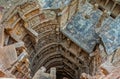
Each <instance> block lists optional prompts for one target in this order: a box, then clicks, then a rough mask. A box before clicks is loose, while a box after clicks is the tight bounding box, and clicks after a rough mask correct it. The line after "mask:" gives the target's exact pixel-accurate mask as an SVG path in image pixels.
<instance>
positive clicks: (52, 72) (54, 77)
mask: <svg viewBox="0 0 120 79" xmlns="http://www.w3.org/2000/svg"><path fill="white" fill-rule="evenodd" d="M50 74H51V75H52V79H56V68H55V67H52V68H50Z"/></svg>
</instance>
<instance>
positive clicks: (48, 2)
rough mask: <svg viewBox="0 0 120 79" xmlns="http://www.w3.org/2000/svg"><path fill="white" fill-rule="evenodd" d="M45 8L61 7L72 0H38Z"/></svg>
mask: <svg viewBox="0 0 120 79" xmlns="http://www.w3.org/2000/svg"><path fill="white" fill-rule="evenodd" d="M38 1H39V4H40V5H41V7H42V8H43V9H59V8H61V7H65V6H66V5H68V4H69V3H70V2H71V0H38Z"/></svg>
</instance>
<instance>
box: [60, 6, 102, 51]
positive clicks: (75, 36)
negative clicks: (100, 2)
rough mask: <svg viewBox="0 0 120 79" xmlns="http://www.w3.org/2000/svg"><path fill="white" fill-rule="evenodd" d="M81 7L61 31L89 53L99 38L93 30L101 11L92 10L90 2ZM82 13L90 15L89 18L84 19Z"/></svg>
mask: <svg viewBox="0 0 120 79" xmlns="http://www.w3.org/2000/svg"><path fill="white" fill-rule="evenodd" d="M87 5H88V6H87ZM83 7H84V8H83V9H82V8H81V9H82V10H80V11H79V12H78V13H77V14H76V15H75V16H74V17H72V20H71V21H70V22H69V23H68V25H67V26H66V27H65V28H64V29H61V31H62V32H63V33H64V34H65V35H66V36H68V37H69V38H70V39H71V40H72V41H73V42H75V43H76V44H77V45H79V46H80V47H81V48H83V49H84V50H85V51H86V52H88V53H91V52H92V51H93V49H94V47H95V45H96V43H97V42H98V39H99V38H98V35H97V34H96V32H95V24H96V23H97V22H98V19H99V17H100V15H101V12H100V10H96V11H93V10H92V6H91V5H90V4H86V5H85V6H83ZM84 13H85V14H87V15H90V18H89V19H86V18H85V17H84V16H83V14H84Z"/></svg>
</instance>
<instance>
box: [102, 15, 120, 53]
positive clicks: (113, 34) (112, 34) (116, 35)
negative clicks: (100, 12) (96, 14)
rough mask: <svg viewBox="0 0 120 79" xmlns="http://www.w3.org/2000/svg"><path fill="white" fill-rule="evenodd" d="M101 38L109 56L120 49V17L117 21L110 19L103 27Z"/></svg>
mask: <svg viewBox="0 0 120 79" xmlns="http://www.w3.org/2000/svg"><path fill="white" fill-rule="evenodd" d="M100 37H101V39H102V41H103V44H104V46H105V50H106V52H107V54H112V53H114V51H115V50H116V49H117V48H119V47H120V16H118V17H117V18H116V19H111V18H108V20H107V21H106V23H105V24H104V25H103V26H102V27H101V32H100Z"/></svg>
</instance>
